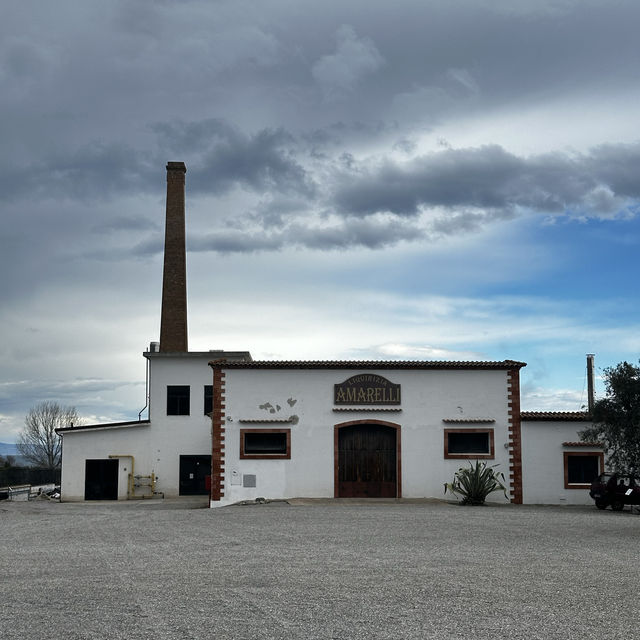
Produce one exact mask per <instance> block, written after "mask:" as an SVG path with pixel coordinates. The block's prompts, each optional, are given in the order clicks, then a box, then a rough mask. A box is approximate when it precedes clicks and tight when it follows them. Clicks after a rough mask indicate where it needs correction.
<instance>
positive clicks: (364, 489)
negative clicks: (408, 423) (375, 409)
mask: <svg viewBox="0 0 640 640" xmlns="http://www.w3.org/2000/svg"><path fill="white" fill-rule="evenodd" d="M333 433H334V496H335V497H336V498H401V497H402V473H401V469H402V465H401V457H400V451H401V449H400V425H399V424H395V423H394V422H386V421H383V420H352V421H350V422H342V423H340V424H337V425H335V426H334V431H333Z"/></svg>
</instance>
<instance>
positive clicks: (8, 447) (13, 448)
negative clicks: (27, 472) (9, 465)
mask: <svg viewBox="0 0 640 640" xmlns="http://www.w3.org/2000/svg"><path fill="white" fill-rule="evenodd" d="M0 456H13V457H14V458H15V464H16V466H30V465H29V464H28V463H27V461H26V460H25V459H24V458H23V457H22V456H21V455H20V454H19V453H18V446H17V445H15V444H13V443H11V442H0Z"/></svg>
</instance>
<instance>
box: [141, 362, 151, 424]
mask: <svg viewBox="0 0 640 640" xmlns="http://www.w3.org/2000/svg"><path fill="white" fill-rule="evenodd" d="M144 402H145V405H144V407H142V409H140V413H139V414H138V421H140V420H142V413H143V412H144V410H145V409H146V408H147V407H148V406H149V358H147V366H146V372H145V376H144Z"/></svg>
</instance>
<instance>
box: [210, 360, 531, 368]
mask: <svg viewBox="0 0 640 640" xmlns="http://www.w3.org/2000/svg"><path fill="white" fill-rule="evenodd" d="M209 365H210V366H212V367H219V368H222V369H520V368H521V367H526V366H527V365H526V362H518V361H516V360H502V361H486V362H483V361H468V360H464V361H447V360H253V361H250V362H249V361H236V362H225V361H224V359H220V360H213V361H211V362H209Z"/></svg>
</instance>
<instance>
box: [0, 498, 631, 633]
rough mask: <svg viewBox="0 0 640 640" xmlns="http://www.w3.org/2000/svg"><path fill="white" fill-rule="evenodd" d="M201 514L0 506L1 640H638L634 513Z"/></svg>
mask: <svg viewBox="0 0 640 640" xmlns="http://www.w3.org/2000/svg"><path fill="white" fill-rule="evenodd" d="M197 506H199V503H194V502H187V503H186V504H185V503H181V502H177V501H174V502H170V501H161V500H159V501H153V502H128V503H92V504H86V503H85V504H66V503H65V504H59V503H50V502H28V503H7V502H2V503H0V535H1V540H2V545H1V547H0V570H1V572H2V574H1V575H2V578H1V580H0V611H1V613H0V637H2V638H3V640H10V639H14V638H16V639H18V638H19V639H21V640H22V639H24V638H32V639H34V640H35V639H37V640H45V639H48V638H56V640H57V639H59V638H62V639H63V640H76V639H80V638H83V639H84V638H87V639H94V638H109V639H115V638H126V639H127V640H133V639H137V638H153V639H154V640H162V639H165V638H179V639H189V638H216V639H220V638H239V639H240V638H251V639H253V638H287V639H288V638H305V639H307V638H332V639H338V638H340V639H348V638H367V639H368V638H393V639H398V638H420V639H422V638H439V639H442V638H474V639H484V638H491V639H496V638H509V639H518V638H527V639H535V638H540V639H544V640H551V639H554V638H562V639H563V640H566V639H573V638H576V639H577V638H580V639H584V638H598V639H601V638H606V639H607V640H613V639H616V638H621V639H622V638H624V639H625V640H628V639H629V638H633V637H637V631H636V627H637V623H636V621H635V617H636V608H635V606H636V604H637V598H638V591H639V589H638V587H639V586H640V575H639V572H638V531H639V529H640V518H639V517H638V516H636V515H633V514H631V513H630V512H629V511H625V512H622V513H613V512H612V511H609V510H607V511H597V510H596V509H595V508H593V507H517V506H512V505H501V506H497V505H496V506H485V507H461V506H458V505H453V504H449V503H446V502H433V501H431V502H429V501H423V502H420V501H408V502H396V501H381V502H378V501H370V502H366V501H364V502H363V501H361V502H349V501H336V502H333V501H305V500H296V501H293V502H292V504H287V503H272V504H264V505H251V506H233V507H225V508H222V509H212V510H210V509H202V508H195V507H197Z"/></svg>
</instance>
